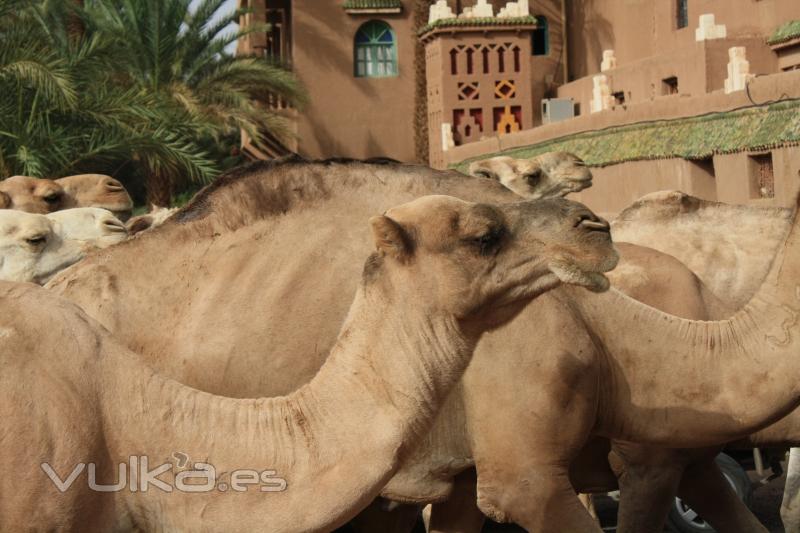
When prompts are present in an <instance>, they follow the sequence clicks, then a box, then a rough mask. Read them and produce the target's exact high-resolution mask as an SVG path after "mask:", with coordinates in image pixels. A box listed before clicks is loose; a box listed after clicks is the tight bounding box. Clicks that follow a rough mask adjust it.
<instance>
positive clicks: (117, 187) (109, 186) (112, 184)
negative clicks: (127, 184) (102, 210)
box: [105, 180, 125, 192]
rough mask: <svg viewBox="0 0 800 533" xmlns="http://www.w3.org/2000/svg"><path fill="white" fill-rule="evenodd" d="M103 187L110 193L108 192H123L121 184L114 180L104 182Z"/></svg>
mask: <svg viewBox="0 0 800 533" xmlns="http://www.w3.org/2000/svg"><path fill="white" fill-rule="evenodd" d="M105 187H106V190H107V191H110V192H119V191H122V190H125V188H124V187H123V186H122V184H121V183H120V182H118V181H116V180H109V181H107V182H105Z"/></svg>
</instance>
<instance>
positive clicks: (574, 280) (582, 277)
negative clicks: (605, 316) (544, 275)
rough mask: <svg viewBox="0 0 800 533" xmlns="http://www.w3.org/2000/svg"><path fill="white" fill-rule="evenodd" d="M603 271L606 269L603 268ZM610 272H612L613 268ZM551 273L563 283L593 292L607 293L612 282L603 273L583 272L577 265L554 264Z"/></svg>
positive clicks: (551, 266) (595, 271) (594, 271)
mask: <svg viewBox="0 0 800 533" xmlns="http://www.w3.org/2000/svg"><path fill="white" fill-rule="evenodd" d="M604 266H605V265H601V267H604ZM612 268H613V267H612ZM603 270H606V269H605V268H603ZM608 270H611V268H609V269H608ZM606 271H607V270H606ZM550 272H552V273H553V274H555V275H556V277H557V278H558V279H559V280H560V281H561V282H562V283H565V284H568V285H577V286H579V287H584V288H585V289H588V290H590V291H592V292H605V291H607V290H608V289H609V287H611V282H610V281H609V280H608V278H607V277H606V275H605V274H603V272H600V271H597V270H583V269H582V268H579V267H578V266H577V265H572V264H567V263H553V264H551V265H550Z"/></svg>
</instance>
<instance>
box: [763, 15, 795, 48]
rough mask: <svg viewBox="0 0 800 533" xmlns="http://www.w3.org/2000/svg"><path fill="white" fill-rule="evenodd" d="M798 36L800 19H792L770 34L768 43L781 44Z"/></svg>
mask: <svg viewBox="0 0 800 533" xmlns="http://www.w3.org/2000/svg"><path fill="white" fill-rule="evenodd" d="M796 37H800V20H790V21H789V22H787V23H786V24H783V25H782V26H779V27H778V29H777V30H775V31H774V32H773V33H772V35H770V37H769V39H767V44H779V43H782V42H784V41H789V40H791V39H794V38H796Z"/></svg>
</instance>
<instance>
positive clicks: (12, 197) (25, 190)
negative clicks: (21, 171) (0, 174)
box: [0, 176, 64, 214]
mask: <svg viewBox="0 0 800 533" xmlns="http://www.w3.org/2000/svg"><path fill="white" fill-rule="evenodd" d="M0 193H2V197H3V201H2V202H0V203H2V204H3V206H2V207H3V208H4V209H16V210H18V211H26V212H28V213H38V214H45V213H52V212H53V211H58V210H59V209H63V207H64V189H63V188H62V187H61V186H60V185H59V184H57V183H55V182H54V181H53V180H46V179H40V178H31V177H28V176H11V177H10V178H6V179H4V180H2V181H0Z"/></svg>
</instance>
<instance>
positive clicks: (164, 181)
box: [145, 172, 172, 207]
mask: <svg viewBox="0 0 800 533" xmlns="http://www.w3.org/2000/svg"><path fill="white" fill-rule="evenodd" d="M145 188H146V192H147V205H148V207H152V206H155V207H169V206H170V205H171V204H172V179H171V178H170V176H169V175H167V174H166V173H163V172H162V173H159V172H149V173H148V174H147V180H146V182H145Z"/></svg>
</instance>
